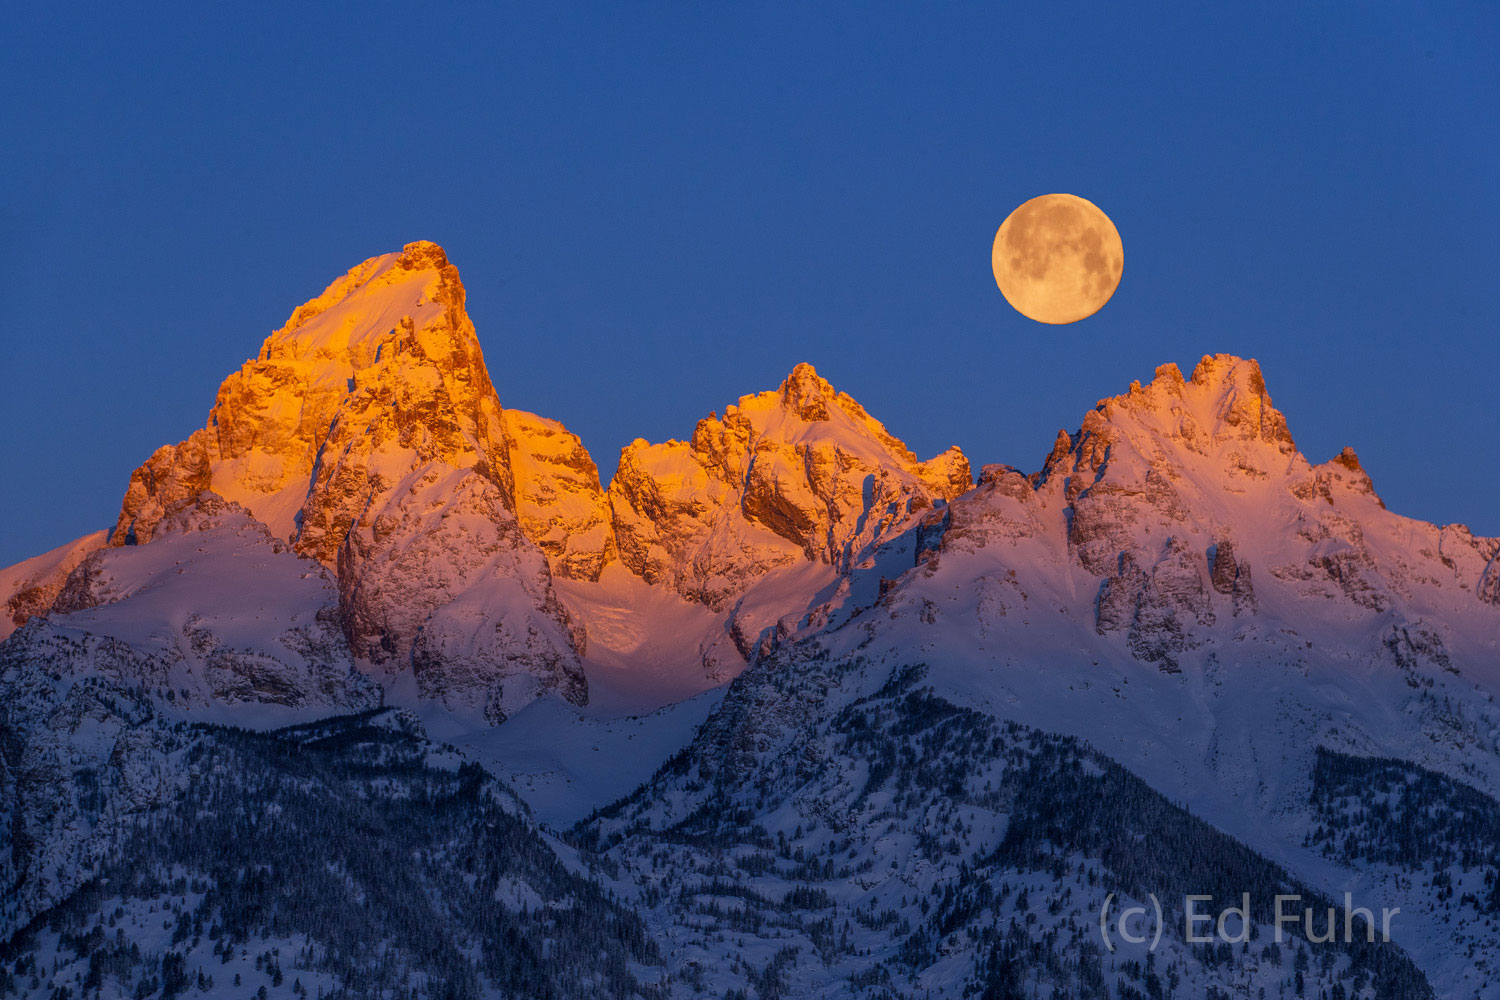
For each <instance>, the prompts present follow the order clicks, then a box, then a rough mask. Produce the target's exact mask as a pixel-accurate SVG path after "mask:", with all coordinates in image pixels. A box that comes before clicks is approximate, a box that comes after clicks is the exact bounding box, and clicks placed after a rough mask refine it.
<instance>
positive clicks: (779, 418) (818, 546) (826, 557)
mask: <svg viewBox="0 0 1500 1000" xmlns="http://www.w3.org/2000/svg"><path fill="white" fill-rule="evenodd" d="M971 485H972V479H971V477H970V472H969V465H968V461H967V459H965V458H964V456H963V454H962V453H961V452H960V451H959V450H958V449H957V448H950V449H949V450H948V451H947V452H944V453H943V454H942V455H939V456H938V457H936V458H934V459H931V460H929V461H926V462H920V461H918V460H917V458H916V456H915V455H913V454H912V453H911V451H910V450H909V449H908V448H907V447H906V446H905V445H904V444H902V443H901V442H900V441H899V440H897V439H896V438H895V437H893V436H892V435H891V434H890V433H888V432H887V431H886V429H885V427H884V426H882V425H881V424H880V423H879V422H878V421H876V420H875V419H874V418H872V417H871V416H870V415H869V414H867V413H866V412H865V411H864V409H863V407H861V406H860V405H859V404H858V403H856V402H855V401H854V400H853V399H852V398H850V397H849V396H848V395H846V394H844V393H841V392H838V391H836V390H835V389H834V388H833V386H831V385H829V384H828V382H826V381H825V380H824V379H822V378H821V377H819V376H818V374H817V372H816V371H814V370H813V368H812V366H811V365H807V364H802V365H798V366H797V367H796V368H795V369H794V370H793V371H792V373H791V374H790V375H789V376H787V378H786V381H784V382H783V383H782V384H781V387H780V388H779V389H777V390H776V391H774V392H763V393H760V394H759V395H755V396H744V397H742V398H741V399H740V400H739V402H738V403H737V404H734V405H731V406H729V407H728V408H727V409H726V410H725V413H724V416H723V417H719V416H717V415H712V416H709V417H708V418H707V419H705V420H702V421H700V422H699V423H698V426H697V428H696V429H695V430H694V432H693V436H692V438H691V440H688V441H668V442H666V443H664V444H655V445H652V444H647V443H646V442H645V441H642V440H637V441H636V442H634V443H633V444H631V445H630V446H629V447H627V448H625V449H624V451H623V452H622V453H621V456H620V465H619V468H618V470H617V471H616V473H615V476H614V480H613V481H612V482H611V484H610V488H609V501H610V505H611V507H612V510H613V514H614V525H615V537H616V540H617V544H618V547H619V553H620V559H621V560H622V561H623V562H624V563H625V565H626V566H628V567H629V568H630V569H631V571H632V572H634V573H636V574H638V575H640V576H641V577H643V578H644V579H645V580H647V581H648V582H650V583H656V584H662V585H665V586H668V587H671V588H672V589H673V590H675V591H677V592H678V593H679V594H681V595H683V596H684V597H686V598H688V599H689V600H693V601H697V602H700V603H702V604H706V605H708V606H709V607H711V608H714V609H716V610H719V609H723V608H725V607H727V606H728V605H729V604H730V603H731V602H732V601H733V600H734V599H735V598H736V597H737V596H739V595H740V594H742V593H743V592H744V591H745V590H746V589H747V588H748V587H749V586H751V585H752V584H753V583H755V582H756V581H757V580H759V579H760V578H762V577H763V576H765V575H766V574H767V573H769V572H771V571H772V570H776V569H779V568H782V567H787V566H791V565H795V564H797V563H801V562H807V561H813V562H821V563H824V564H827V565H829V566H832V567H834V568H835V569H838V570H840V571H845V570H847V569H849V568H850V567H852V566H856V565H858V564H859V563H860V561H861V560H862V559H863V558H865V557H866V556H867V555H868V553H869V552H870V551H871V550H872V549H873V548H874V547H876V546H878V545H879V544H880V543H881V542H883V541H885V540H887V539H889V538H890V537H892V536H893V535H894V534H896V533H899V532H901V531H904V530H906V529H907V528H909V527H912V526H913V525H914V523H915V519H916V518H918V517H920V515H921V514H922V512H924V511H926V510H929V509H931V508H932V506H933V505H934V504H935V503H938V502H946V501H948V500H950V499H952V498H953V497H956V496H958V495H960V494H962V493H964V492H966V491H967V490H968V489H969V488H970V487H971Z"/></svg>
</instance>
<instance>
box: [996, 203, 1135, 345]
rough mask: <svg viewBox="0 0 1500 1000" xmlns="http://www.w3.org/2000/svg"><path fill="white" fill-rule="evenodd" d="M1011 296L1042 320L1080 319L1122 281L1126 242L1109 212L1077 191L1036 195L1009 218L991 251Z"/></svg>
mask: <svg viewBox="0 0 1500 1000" xmlns="http://www.w3.org/2000/svg"><path fill="white" fill-rule="evenodd" d="M990 263H991V265H992V266H993V267H994V269H995V284H997V285H999V286H1000V291H1001V293H1003V294H1004V295H1005V301H1007V302H1009V303H1010V304H1011V305H1012V306H1014V307H1015V309H1016V311H1017V312H1019V313H1020V314H1021V315H1023V316H1028V317H1030V318H1031V319H1034V320H1036V321H1037V322H1038V323H1076V322H1078V321H1079V320H1081V319H1087V318H1088V317H1090V316H1092V315H1094V313H1096V312H1098V311H1099V310H1100V309H1102V308H1103V307H1104V303H1106V302H1108V301H1109V298H1110V296H1111V295H1113V294H1115V289H1116V288H1118V287H1119V285H1120V275H1121V274H1122V273H1123V272H1124V270H1125V248H1124V246H1123V245H1122V244H1121V243H1120V233H1119V230H1117V229H1115V224H1114V223H1113V222H1110V221H1109V216H1107V215H1105V214H1104V213H1103V212H1102V211H1100V210H1099V207H1098V206H1097V205H1095V204H1094V203H1093V202H1091V201H1087V200H1086V199H1083V198H1079V197H1078V196H1076V195H1071V194H1044V195H1042V196H1040V197H1038V198H1033V199H1031V200H1030V201H1028V202H1026V203H1025V204H1023V205H1022V206H1021V207H1020V208H1018V209H1016V210H1015V211H1014V212H1012V213H1010V215H1009V216H1008V217H1007V218H1006V220H1005V221H1004V222H1002V223H1001V224H1000V231H999V232H997V233H995V247H994V251H993V252H992V253H991V255H990Z"/></svg>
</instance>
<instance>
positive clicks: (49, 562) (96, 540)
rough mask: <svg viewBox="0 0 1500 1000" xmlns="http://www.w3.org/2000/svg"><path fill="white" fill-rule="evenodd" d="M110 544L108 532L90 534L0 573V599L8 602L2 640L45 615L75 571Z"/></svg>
mask: <svg viewBox="0 0 1500 1000" xmlns="http://www.w3.org/2000/svg"><path fill="white" fill-rule="evenodd" d="M108 541H109V532H108V531H95V532H91V533H90V534H87V535H84V536H83V537H82V538H77V539H74V540H73V541H71V542H68V543H67V544H65V545H59V546H58V547H57V548H55V549H53V550H52V551H51V552H43V553H42V554H41V555H39V556H32V557H31V558H30V559H25V560H23V561H21V562H18V563H16V564H15V565H14V566H9V567H6V568H5V569H0V598H3V599H4V601H5V611H4V613H3V614H0V639H4V638H5V637H6V636H8V635H10V634H11V633H12V632H14V631H15V630H16V629H18V628H20V627H21V626H22V625H25V624H26V623H27V622H28V621H29V620H30V619H31V618H32V616H33V615H40V614H45V613H46V612H47V611H48V610H49V609H50V608H51V607H52V602H53V601H55V600H57V595H58V594H59V593H60V592H61V591H62V588H63V584H65V583H66V582H67V580H68V574H69V573H71V572H73V569H74V567H76V566H77V565H78V564H79V563H81V562H83V561H84V560H85V559H87V558H88V556H89V554H90V553H92V552H93V551H94V550H95V549H98V548H102V547H103V546H104V545H105V544H106V543H107V542H108Z"/></svg>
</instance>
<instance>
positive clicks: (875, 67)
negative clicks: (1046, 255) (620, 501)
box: [0, 2, 1500, 565]
mask: <svg viewBox="0 0 1500 1000" xmlns="http://www.w3.org/2000/svg"><path fill="white" fill-rule="evenodd" d="M61 6H62V5H58V4H52V3H16V4H10V5H7V7H6V10H5V13H4V14H3V15H0V23H3V24H4V28H3V31H0V37H3V41H0V55H3V59H0V86H3V92H4V93H5V94H6V95H7V96H6V99H5V100H4V101H0V135H3V137H4V138H3V142H4V145H5V147H6V152H5V153H4V154H0V230H3V234H4V239H3V242H0V248H3V249H0V253H3V254H4V259H3V267H0V292H3V295H4V300H5V308H4V310H3V312H0V342H3V348H4V350H3V355H0V356H3V359H4V361H3V364H0V445H3V466H0V469H3V474H0V565H4V564H8V563H11V562H14V561H16V560H18V559H21V558H24V557H26V556H29V555H33V554H35V553H37V552H40V551H43V550H45V549H48V548H51V547H52V546H55V545H58V544H60V543H62V542H64V541H67V540H68V539H70V538H73V537H75V536H77V535H80V534H82V533H84V532H85V531H89V530H92V529H94V528H97V527H103V526H105V525H107V524H112V523H113V521H114V517H115V514H116V512H117V510H118V506H119V500H120V496H121V494H122V493H123V492H124V488H125V485H126V482H127V480H128V477H129V474H130V471H131V469H133V468H134V467H135V466H136V465H138V464H139V463H140V462H141V461H142V460H143V459H145V458H146V457H147V456H148V455H149V454H150V453H151V451H152V450H154V449H155V448H156V447H158V446H159V445H161V444H165V443H171V442H176V441H179V440H181V439H182V438H184V437H186V436H187V434H188V433H190V432H191V431H192V430H193V429H195V428H197V427H200V426H202V425H203V422H204V420H205V418H206V416H207V413H208V409H209V406H210V405H211V404H212V402H213V396H214V392H215V390H216V389H217V387H218V384H219V382H220V380H221V379H222V378H223V377H224V376H225V375H226V374H228V373H229V372H230V371H231V370H233V369H234V368H236V367H238V365H239V364H240V362H241V361H242V360H244V359H245V358H247V357H250V356H252V355H254V354H255V353H256V351H257V349H258V348H259V346H260V342H261V340H262V339H263V338H264V337H265V335H266V334H267V333H269V332H270V331H271V330H272V329H274V328H276V327H278V326H280V325H281V324H282V323H284V322H285V321H286V318H287V316H288V315H289V314H290V313H291V311H292V309H293V308H294V307H295V306H297V305H298V304H300V303H301V302H303V301H305V300H306V299H309V298H311V297H312V296H314V295H316V294H317V293H318V292H320V291H321V290H322V289H323V288H324V286H325V285H326V284H327V283H328V282H329V281H331V280H332V279H333V278H334V277H336V276H338V275H340V274H342V273H343V272H344V271H345V270H347V269H348V268H349V267H351V266H353V265H354V264H356V263H358V262H359V261H360V260H362V259H364V258H366V257H370V256H373V255H375V254H378V253H383V252H387V251H390V250H395V249H399V248H400V247H401V245H402V244H403V243H406V242H408V241H410V240H414V239H431V240H435V241H437V242H439V243H442V244H443V245H444V246H445V247H446V248H447V249H448V253H449V256H450V258H451V259H452V260H453V261H454V263H456V264H457V265H458V267H459V270H460V272H461V273H462V275H463V279H464V284H465V286H466V287H467V289H468V292H469V311H470V314H471V316H472V317H473V319H474V322H475V324H476V325H477V327H478V329H479V336H480V340H481V342H482V344H483V346H484V348H485V355H486V359H487V361H488V363H489V367H490V371H491V374H492V376H493V378H494V381H495V384H496V387H497V389H498V391H499V394H500V399H501V402H502V403H503V404H505V405H507V406H514V407H520V408H523V409H529V410H535V411H537V412H540V413H542V414H544V415H546V416H550V417H553V418H555V419H558V420H561V421H562V422H563V423H565V424H566V425H567V426H568V427H569V428H570V429H572V430H574V431H575V432H576V433H578V434H579V435H581V436H582V438H583V441H584V443H585V444H586V445H587V446H588V447H589V448H590V450H591V451H592V452H593V454H594V456H595V459H596V460H597V461H598V462H599V465H600V466H601V471H602V472H603V474H604V476H605V478H606V480H607V479H608V477H609V475H610V474H611V472H612V471H613V468H614V464H615V461H616V458H617V455H618V449H619V448H620V447H621V446H622V445H624V444H626V443H628V442H629V441H630V440H631V439H633V438H635V437H645V438H648V439H650V440H661V439H664V438H667V437H686V436H687V435H689V434H690V433H691V431H692V428H693V424H694V422H695V421H696V420H697V419H698V418H700V417H702V416H705V415H706V414H707V413H708V412H709V411H710V410H715V409H717V410H720V411H722V408H723V406H724V404H725V403H727V402H731V401H733V400H734V399H735V398H737V397H738V396H740V395H743V394H745V393H750V392H754V391H757V390H761V389H769V388H773V387H775V386H776V385H777V384H778V383H779V382H780V380H781V378H782V377H783V376H784V375H785V374H786V373H787V372H788V371H789V370H790V369H791V368H792V366H793V365H794V364H796V363H797V362H799V361H810V362H812V363H813V364H814V365H816V366H817V368H818V370H819V371H820V372H821V373H822V374H823V375H824V376H825V377H827V378H828V379H829V380H830V381H832V382H833V383H834V385H836V386H838V387H839V388H841V389H844V390H846V391H848V392H850V393H851V394H852V395H854V397H855V398H856V399H858V400H860V402H862V403H863V404H864V405H865V407H866V408H867V409H868V410H869V411H870V412H871V413H873V414H874V415H875V416H876V417H878V418H879V419H881V420H883V421H884V422H885V423H886V425H887V426H888V427H889V428H890V429H891V431H892V432H893V433H895V434H896V435H897V436H899V437H901V438H903V439H905V440H906V441H907V442H908V443H909V444H911V445H912V447H913V449H914V450H915V451H917V452H918V453H919V454H920V455H921V456H922V457H927V456H928V455H931V454H933V453H935V452H937V451H939V450H941V449H942V448H944V447H946V446H947V445H949V444H955V443H956V444H959V445H961V446H962V447H963V448H964V450H965V451H966V452H967V453H968V454H969V456H970V458H971V460H972V461H973V462H974V463H975V465H976V467H977V465H979V464H981V463H985V462H1009V463H1011V464H1013V465H1017V466H1020V467H1022V468H1024V469H1027V470H1032V469H1035V468H1037V467H1038V466H1039V465H1040V463H1041V460H1042V458H1043V456H1044V455H1045V454H1046V452H1047V451H1048V450H1049V448H1050V446H1051V442H1052V439H1053V437H1054V436H1055V434H1056V432H1057V429H1058V428H1059V427H1065V428H1068V429H1070V430H1072V429H1075V428H1076V427H1077V426H1078V424H1079V422H1080V421H1081V420H1082V418H1083V415H1084V413H1085V412H1086V411H1087V410H1088V408H1089V407H1090V406H1092V405H1093V403H1094V402H1095V401H1096V400H1097V399H1098V398H1100V397H1101V396H1105V395H1111V394H1114V393H1118V392H1123V391H1124V390H1125V389H1126V387H1127V386H1128V385H1129V383H1130V381H1131V380H1132V379H1136V378H1139V379H1141V380H1143V381H1145V380H1147V379H1149V377H1150V376H1151V373H1152V370H1153V369H1154V368H1155V367H1156V365H1158V364H1160V363H1162V362H1165V361H1176V362H1178V363H1179V364H1180V365H1182V367H1183V369H1184V371H1185V372H1186V371H1190V370H1191V367H1192V365H1193V363H1194V362H1195V361H1196V359H1197V358H1198V357H1199V356H1200V355H1202V354H1205V353H1213V352H1219V351H1225V352H1232V353H1235V354H1241V355H1246V356H1252V357H1256V358H1258V359H1259V360H1260V361H1261V364H1262V366H1263V367H1264V369H1265V373H1266V381H1267V384H1268V386H1269V388H1270V391H1271V394H1272V397H1273V398H1274V400H1275V402H1276V404H1277V405H1278V406H1279V407H1280V408H1281V409H1282V410H1283V411H1284V412H1285V413H1286V414H1287V418H1288V420H1289V422H1290V424H1291V428H1292V433H1293V435H1294V436H1295V437H1296V439H1297V442H1298V444H1299V445H1300V446H1301V448H1302V450H1303V451H1304V452H1306V453H1307V454H1308V457H1309V458H1310V459H1312V460H1313V461H1315V462H1317V461H1322V460H1325V459H1327V458H1329V457H1331V456H1332V455H1334V454H1336V453H1337V452H1338V450H1339V449H1340V448H1341V447H1343V446H1344V445H1346V444H1348V445H1352V446H1353V447H1354V448H1355V449H1356V450H1357V451H1358V452H1359V454H1360V457H1361V459H1362V460H1363V461H1364V464H1365V466H1366V468H1367V469H1368V470H1369V471H1370V473H1371V475H1372V476H1373V478H1374V481H1375V485H1376V488H1377V490H1379V492H1380V493H1381V495H1382V496H1383V497H1384V498H1385V500H1386V502H1387V504H1388V505H1389V506H1390V507H1391V508H1392V509H1394V510H1396V511H1398V512H1401V513H1405V514H1410V515H1413V516H1418V517H1422V518H1425V519H1429V520H1433V521H1437V522H1439V523H1445V522H1449V521H1464V522H1466V523H1469V524H1470V525H1472V526H1473V527H1474V528H1475V530H1476V531H1479V532H1481V533H1487V534H1500V490H1497V486H1500V476H1497V472H1496V462H1497V460H1500V406H1497V398H1500V390H1497V379H1496V373H1497V372H1500V338H1497V336H1496V333H1497V316H1500V238H1497V237H1500V185H1497V184H1496V177H1500V116H1497V115H1496V114H1495V113H1494V107H1493V101H1494V96H1495V95H1496V94H1500V62H1497V61H1496V60H1495V58H1494V55H1493V41H1494V39H1495V38H1497V37H1500V8H1496V7H1495V6H1494V5H1491V4H1466V3H1444V4H1441V5H1433V9H1424V7H1425V6H1426V5H1418V4H1414V3H1407V4H1400V5H1396V4H1383V3H1375V4H1370V3H1360V4H1350V5H1348V6H1343V5H1337V4H1326V5H1325V4H1319V5H1313V4H1291V5H1287V6H1286V7H1285V8H1284V9H1282V10H1281V11H1279V12H1276V11H1272V10H1270V9H1269V8H1261V7H1257V8H1256V9H1255V10H1254V11H1253V12H1245V13H1242V14H1236V13H1233V12H1230V11H1228V10H1226V9H1222V7H1221V5H1204V6H1203V8H1202V9H1201V10H1191V11H1184V12H1181V13H1179V14H1175V15H1171V16H1167V15H1162V14H1157V15H1153V16H1156V17H1158V18H1160V19H1157V20H1151V19H1149V18H1146V17H1143V16H1142V15H1141V14H1140V13H1139V12H1138V11H1136V10H1134V9H1127V8H1126V5H1119V4H1099V5H1093V6H1082V7H1074V6H1069V7H1066V8H1064V6H1063V5H1059V4H1045V5H1037V6H1036V7H1030V6H1028V7H1021V6H1017V5H1009V4H1007V5H998V4H997V5H987V6H988V7H993V8H994V9H993V10H987V11H983V12H981V11H977V10H973V9H967V8H966V9H963V10H960V9H958V8H957V7H956V6H955V7H952V8H948V9H946V10H945V13H944V14H943V15H942V16H937V17H934V16H932V15H931V14H930V12H929V8H927V7H926V6H921V7H920V8H919V5H905V4H902V5H890V6H885V5H879V4H861V5H858V7H855V6H853V5H850V6H847V7H844V6H839V7H835V6H832V5H820V6H819V10H818V11H810V10H805V9H801V8H802V7H803V6H804V5H801V4H796V5H787V6H785V7H781V8H771V7H760V8H759V10H758V12H755V13H745V12H744V11H743V10H741V9H740V7H739V5H729V4H701V5H675V4H674V5H668V4H660V5H648V6H651V7H652V8H653V9H654V10H655V11H657V12H658V13H657V15H656V16H653V17H649V18H648V17H644V16H637V15H635V14H633V13H629V12H625V11H622V10H619V9H615V6H616V5H604V4H599V5H576V6H574V7H573V10H572V12H569V13H563V12H558V11H555V10H551V9H544V8H552V7H554V6H561V5H547V4H535V5H524V6H523V5H519V4H516V5H510V4H507V5H479V4H475V5H458V6H454V7H451V8H448V10H449V13H445V14H443V13H432V12H430V11H429V10H428V9H427V8H426V7H425V6H423V5H420V4H412V3H409V2H408V3H402V4H396V5H385V4H380V3H372V4H361V5H358V6H357V7H350V8H348V9H346V10H344V11H335V10H333V9H332V5H329V7H330V9H329V10H326V11H322V10H310V9H308V8H311V7H313V6H315V5H307V4H276V3H271V4H263V5H237V6H238V7H241V8H243V9H236V10H234V11H233V12H232V13H228V12H227V11H228V7H229V5H201V4H193V5H189V4H184V5H182V6H181V7H180V8H177V9H176V10H175V11H173V10H170V9H169V8H167V7H166V6H165V5H150V12H143V11H141V10H136V9H131V8H129V7H128V5H118V4H116V5H110V6H104V5H99V6H95V7H83V6H70V9H69V11H66V12H64V11H60V10H59V8H60V7H61ZM757 6H759V5H757ZM219 7H223V8H225V10H224V11H220V10H217V9H210V8H219ZM919 9H920V14H919V13H918V10H919ZM1237 18H1238V19H1237ZM1054 191H1062V192H1070V193H1073V194H1078V195H1082V196H1083V197H1086V198H1088V199H1090V200H1092V201H1094V202H1095V203H1097V204H1098V205H1099V206H1100V207H1101V208H1103V209H1104V210H1105V211H1106V212H1108V213H1109V214H1110V216H1111V217H1112V218H1113V219H1114V221H1115V223H1116V225H1117V226H1118V227H1119V230H1120V233H1121V235H1122V237H1123V239H1124V243H1125V277H1124V280H1123V282H1122V283H1121V286H1120V289H1119V291H1118V292H1117V293H1116V294H1115V297H1114V299H1113V300H1112V301H1111V302H1110V304H1109V305H1108V306H1106V307H1105V308H1104V310H1103V311H1102V312H1101V313H1099V314H1098V315H1097V316H1095V317H1094V318H1092V319H1089V320H1085V321H1084V322H1082V323H1079V324H1076V325H1073V326H1069V327H1061V328H1057V327H1046V326H1042V325H1039V324H1036V323H1032V322H1031V321H1029V320H1026V319H1024V318H1022V317H1021V316H1019V315H1018V314H1016V313H1015V312H1013V311H1012V310H1011V309H1010V307H1009V306H1008V305H1007V304H1006V302H1005V300H1004V298H1003V297H1002V296H1001V295H1000V293H999V291H998V290H997V289H996V288H995V285H994V281H993V278H992V277H991V274H990V242H991V240H992V239H993V237H994V233H995V229H996V227H997V226H998V225H999V224H1000V222H1001V221H1002V220H1003V219H1004V218H1005V216H1006V215H1007V214H1008V213H1009V212H1010V211H1011V209H1013V208H1014V207H1015V206H1016V205H1018V204H1019V203H1020V202H1022V201H1024V200H1026V199H1027V198H1030V197H1032V196H1034V195H1038V194H1043V193H1048V192H1054Z"/></svg>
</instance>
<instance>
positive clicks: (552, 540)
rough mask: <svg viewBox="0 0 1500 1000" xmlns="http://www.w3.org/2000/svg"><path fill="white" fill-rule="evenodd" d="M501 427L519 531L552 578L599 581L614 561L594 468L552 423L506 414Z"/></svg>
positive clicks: (611, 537) (605, 501) (612, 536)
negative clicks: (536, 548)
mask: <svg viewBox="0 0 1500 1000" xmlns="http://www.w3.org/2000/svg"><path fill="white" fill-rule="evenodd" d="M503 423H504V427H505V440H506V446H507V451H508V455H509V461H510V469H511V476H512V479H513V481H514V483H515V495H516V515H517V516H518V517H519V518H520V521H521V529H522V530H523V531H524V532H525V533H526V537H528V538H530V539H531V540H532V541H534V542H536V544H537V545H539V546H541V548H542V551H543V552H545V553H546V554H547V559H548V561H549V563H550V564H551V566H552V572H553V573H555V574H557V575H558V576H563V577H567V578H569V579H573V580H597V579H599V573H600V571H601V570H603V568H604V566H605V564H606V563H609V562H611V561H612V560H613V559H614V558H615V531H614V524H613V523H612V519H611V514H610V509H609V501H608V499H607V498H606V497H605V495H604V490H603V489H602V488H601V487H600V485H599V468H598V466H596V465H595V464H594V460H593V458H591V457H590V456H589V453H588V450H587V449H585V448H584V447H583V442H582V441H579V440H578V437H577V436H576V435H574V434H572V433H570V432H569V431H568V429H567V428H565V427H563V425H562V424H560V423H558V422H557V421H555V420H548V419H547V418H546V417H539V416H537V415H536V414H534V413H527V412H526V411H524V410H506V411H505V414H504V417H503Z"/></svg>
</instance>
